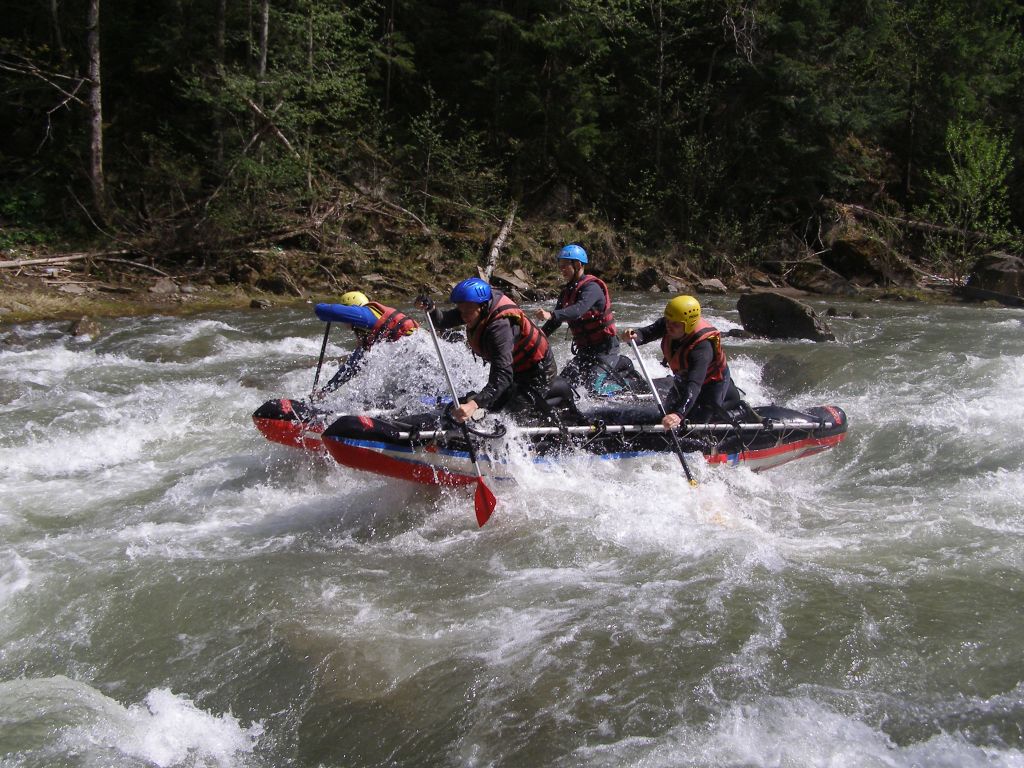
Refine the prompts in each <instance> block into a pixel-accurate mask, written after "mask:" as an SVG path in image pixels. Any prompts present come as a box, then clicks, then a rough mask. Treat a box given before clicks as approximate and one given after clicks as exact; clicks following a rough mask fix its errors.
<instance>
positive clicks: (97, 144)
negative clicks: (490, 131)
mask: <svg viewBox="0 0 1024 768" xmlns="http://www.w3.org/2000/svg"><path fill="white" fill-rule="evenodd" d="M86 29H87V30H88V40H87V46H88V52H89V125H90V136H89V181H90V182H91V184H92V198H93V205H94V206H95V208H96V211H97V212H98V213H99V214H100V216H101V217H103V216H105V214H106V210H107V190H106V179H105V178H104V175H103V88H102V79H101V76H100V0H89V13H88V19H87V24H86Z"/></svg>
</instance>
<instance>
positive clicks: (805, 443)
mask: <svg viewBox="0 0 1024 768" xmlns="http://www.w3.org/2000/svg"><path fill="white" fill-rule="evenodd" d="M845 437H846V433H845V432H842V433H840V434H838V435H830V436H829V437H809V438H807V439H806V440H798V441H796V442H795V443H783V444H782V445H776V446H774V447H773V448H760V449H755V450H753V451H740V452H739V453H719V454H715V455H714V456H708V455H706V454H705V456H704V458H705V459H707V462H708V464H728V463H729V461H730V457H733V456H734V457H736V460H738V461H740V462H744V461H757V460H758V459H769V458H773V457H775V456H782V455H784V454H787V453H796V452H797V451H801V453H800V454H799V455H798V456H794V457H793V458H794V459H796V458H800V457H802V456H805V455H813V454H815V453H820V452H821V451H824V450H825V449H827V448H831V447H832V446H834V445H838V444H839V443H841V442H842V441H843V439H844V438H845ZM776 466H777V465H776Z"/></svg>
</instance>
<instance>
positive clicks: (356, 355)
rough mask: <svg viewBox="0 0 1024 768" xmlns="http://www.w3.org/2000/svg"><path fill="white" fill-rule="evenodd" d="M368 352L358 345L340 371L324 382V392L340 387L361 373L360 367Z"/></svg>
mask: <svg viewBox="0 0 1024 768" xmlns="http://www.w3.org/2000/svg"><path fill="white" fill-rule="evenodd" d="M365 354H366V350H364V349H363V348H362V347H356V348H355V349H354V350H352V354H350V355H349V356H348V360H346V361H345V362H344V363H342V365H341V368H339V369H338V372H337V373H336V374H334V376H332V377H331V380H330V381H328V382H327V383H326V384H324V388H323V389H322V390H320V391H321V392H323V393H324V394H327V393H328V392H333V391H334V390H336V389H338V388H339V387H341V386H342V385H344V384H345V383H346V382H348V380H349V379H351V378H352V377H353V376H355V375H356V374H357V373H359V369H360V367H362V361H363V355H365Z"/></svg>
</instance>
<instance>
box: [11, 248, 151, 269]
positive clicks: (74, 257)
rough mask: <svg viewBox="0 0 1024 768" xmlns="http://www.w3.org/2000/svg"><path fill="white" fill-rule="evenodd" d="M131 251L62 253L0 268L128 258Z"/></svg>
mask: <svg viewBox="0 0 1024 768" xmlns="http://www.w3.org/2000/svg"><path fill="white" fill-rule="evenodd" d="M131 254H132V251H130V250H120V251H99V252H95V253H64V254H60V255H58V256H47V257H46V258H45V259H16V260H14V261H0V268H3V269H18V268H19V267H33V266H38V265H42V264H64V263H66V262H69V261H83V260H84V259H103V258H113V257H116V256H130V255H131Z"/></svg>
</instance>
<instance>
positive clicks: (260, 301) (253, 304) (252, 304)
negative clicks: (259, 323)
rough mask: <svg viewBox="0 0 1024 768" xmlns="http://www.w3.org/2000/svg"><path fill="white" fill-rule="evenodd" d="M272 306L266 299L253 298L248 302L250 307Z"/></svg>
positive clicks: (263, 307) (268, 307) (267, 307)
mask: <svg viewBox="0 0 1024 768" xmlns="http://www.w3.org/2000/svg"><path fill="white" fill-rule="evenodd" d="M272 306H273V305H272V304H271V303H270V301H268V300H267V299H253V300H252V301H250V302H249V308H250V309H270V308H271V307H272Z"/></svg>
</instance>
